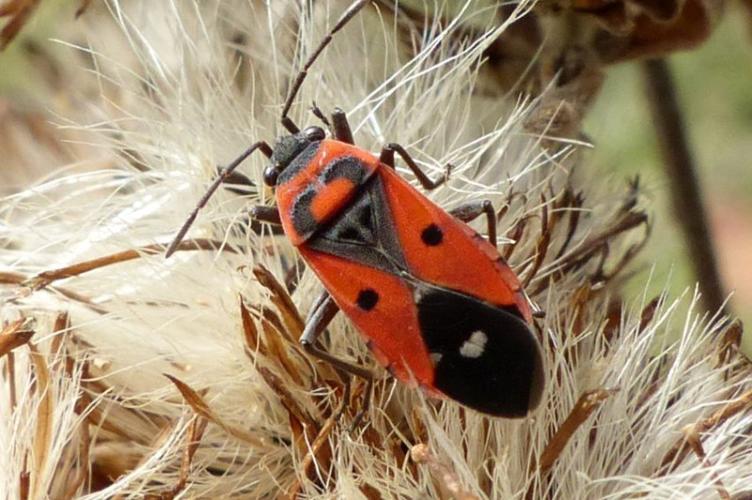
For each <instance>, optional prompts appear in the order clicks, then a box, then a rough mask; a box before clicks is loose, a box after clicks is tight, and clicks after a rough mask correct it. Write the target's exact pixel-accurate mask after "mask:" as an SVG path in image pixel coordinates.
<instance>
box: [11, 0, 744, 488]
mask: <svg viewBox="0 0 752 500" xmlns="http://www.w3.org/2000/svg"><path fill="white" fill-rule="evenodd" d="M346 3H347V2H331V3H329V2H316V8H315V9H314V10H313V12H306V15H304V16H301V13H300V12H299V10H298V7H297V5H298V4H297V3H288V2H272V3H270V4H271V10H268V9H267V5H268V4H267V3H262V2H246V1H243V2H240V1H237V2H235V1H224V2H220V3H204V2H196V3H188V2H173V3H161V2H146V1H144V2H122V3H121V2H118V1H112V2H110V3H108V4H107V6H108V7H109V12H104V11H103V9H102V7H97V6H95V5H92V6H91V8H90V9H89V11H88V12H87V13H86V15H84V16H82V18H81V20H82V21H84V22H86V23H88V24H90V25H91V31H90V32H89V33H88V35H87V36H88V40H89V45H88V46H87V47H86V48H85V49H83V50H86V51H88V52H89V54H90V57H91V61H92V66H91V67H92V68H94V69H93V70H92V71H91V77H92V78H97V79H98V80H97V81H98V83H99V84H100V85H101V88H102V91H103V92H106V93H107V95H108V96H109V97H108V99H106V100H102V101H100V104H101V107H100V108H99V109H97V110H96V111H95V112H92V115H91V116H92V118H91V119H90V121H88V122H85V123H82V124H81V126H83V127H85V128H87V129H88V131H89V133H90V134H92V143H96V144H100V145H103V146H105V147H104V149H103V150H104V151H105V152H106V153H108V154H112V155H118V156H117V158H118V159H117V160H116V161H115V164H114V165H113V166H112V168H108V169H99V170H95V171H85V172H80V171H77V170H76V169H75V168H71V169H69V170H67V171H65V172H61V173H60V175H59V176H56V177H53V178H52V179H50V180H49V181H47V182H44V183H42V184H39V185H36V186H34V187H33V188H31V189H29V190H26V191H23V192H20V193H17V194H15V195H13V196H10V197H7V198H5V199H4V200H3V202H2V206H0V220H1V221H2V224H1V225H0V241H1V242H2V245H3V247H2V252H0V282H2V283H3V286H2V288H1V289H0V290H1V291H2V292H1V293H2V298H3V303H2V304H3V305H2V310H1V312H0V315H1V316H0V320H2V321H3V322H4V323H3V326H2V328H3V332H4V334H5V333H6V332H11V331H15V332H16V333H18V332H20V331H22V330H24V329H26V330H28V329H33V332H34V335H33V337H31V339H30V340H29V342H33V346H32V347H29V346H28V345H22V344H20V343H18V342H14V343H18V345H16V346H15V348H14V349H13V350H12V351H10V352H9V353H7V354H6V355H5V356H3V357H2V358H0V367H2V370H3V371H2V373H3V375H2V376H3V384H2V386H1V389H0V401H2V404H0V440H1V442H2V447H3V449H6V450H9V453H3V454H2V455H0V489H2V491H6V492H9V495H10V496H14V497H21V498H31V497H30V496H29V495H30V494H31V492H32V491H33V492H34V494H37V495H45V494H46V495H48V496H49V497H50V498H70V497H75V496H80V495H87V496H86V498H91V499H97V498H102V499H104V498H128V497H132V498H133V497H138V498H142V497H147V496H151V497H152V498H156V497H160V498H172V497H176V496H186V497H192V498H193V497H197V498H228V497H229V498H273V497H279V496H294V497H299V498H364V497H365V498H420V497H431V498H433V497H439V498H448V497H450V496H456V497H461V498H531V499H534V498H635V497H645V498H677V497H698V498H712V497H715V496H717V495H728V496H733V495H740V494H742V493H743V492H745V491H746V492H748V491H750V488H751V486H750V485H752V442H750V440H749V439H746V438H745V436H746V435H747V434H748V432H749V428H750V425H751V424H752V411H751V410H750V405H749V401H748V399H749V396H748V393H749V391H750V390H752V383H751V382H750V366H749V363H748V362H747V360H745V359H744V358H743V357H742V356H741V355H740V354H739V353H738V350H737V349H738V343H737V342H736V341H735V340H734V339H736V338H737V337H736V336H735V335H734V334H731V333H728V331H726V330H725V328H726V323H725V322H724V321H723V320H722V319H721V318H718V317H711V316H708V315H706V314H702V313H700V312H699V311H698V310H697V309H696V302H697V297H696V296H694V295H691V294H690V296H688V297H686V298H685V300H686V301H689V302H690V305H691V306H692V307H690V310H689V312H688V313H686V315H685V314H684V313H679V312H678V310H679V307H678V306H679V304H678V303H677V302H675V301H673V300H671V299H669V298H667V297H659V298H657V299H655V300H653V298H652V297H642V298H638V299H636V300H630V301H627V302H622V300H621V297H620V294H619V289H618V285H619V282H620V281H621V279H622V278H623V277H624V276H626V275H627V274H628V273H629V272H630V270H629V268H628V265H629V262H630V260H631V259H632V257H633V256H634V255H635V253H636V252H637V251H638V250H639V248H640V246H641V244H642V243H643V242H644V239H645V236H646V234H647V233H648V231H647V229H648V225H647V217H646V216H645V214H644V213H643V211H642V206H641V200H640V197H639V189H638V187H639V186H638V185H637V183H632V184H631V185H625V186H621V185H619V186H611V187H604V186H594V185H584V186H580V187H578V188H577V189H575V188H574V187H573V186H572V185H571V184H572V183H571V171H572V169H574V168H575V164H576V159H577V158H576V155H574V154H570V153H571V152H572V149H573V147H575V146H576V144H567V143H564V144H561V143H558V144H556V147H555V148H552V149H547V148H546V147H545V146H546V145H547V144H550V143H551V141H549V140H550V139H553V138H552V137H546V136H545V134H540V133H530V132H529V131H528V130H527V129H526V128H525V122H526V120H528V119H529V118H530V114H531V109H533V106H534V104H535V103H529V102H526V101H516V100H515V101H512V102H510V101H507V100H504V99H501V98H499V97H497V96H487V95H484V94H482V93H476V92H473V90H474V88H475V84H476V82H477V78H478V72H479V71H480V67H481V63H482V60H483V57H484V53H485V49H486V48H488V47H489V46H490V45H491V44H492V43H493V41H494V40H496V39H498V37H499V35H500V34H501V33H503V32H504V31H505V30H506V29H508V28H509V26H510V25H511V23H512V22H513V21H514V20H515V18H516V16H520V15H522V14H524V13H525V12H526V9H528V8H529V7H530V4H527V3H523V4H521V5H520V6H519V8H518V10H517V11H516V13H515V16H513V17H512V18H510V19H509V20H508V23H502V24H496V23H484V20H489V19H491V17H489V16H487V15H486V14H487V11H476V10H474V3H473V2H468V3H467V4H465V5H464V7H463V8H462V9H460V10H459V11H458V12H455V15H456V16H457V17H456V19H457V22H456V23H449V24H447V25H438V24H428V25H426V26H424V27H423V28H421V29H422V31H421V33H422V42H423V43H422V45H421V47H420V49H419V50H418V51H414V50H413V49H414V47H405V46H404V45H403V40H402V39H401V37H400V36H398V34H397V33H396V32H395V29H396V28H395V26H394V24H393V23H391V22H390V21H388V19H390V17H389V16H386V15H385V13H384V11H381V10H378V9H376V8H372V7H369V8H368V9H366V11H365V12H363V13H362V14H361V15H359V16H358V17H357V18H355V19H354V21H353V22H352V23H351V24H350V25H349V26H348V27H347V28H346V29H344V30H343V31H342V33H340V34H338V35H337V37H336V38H335V41H334V43H333V44H332V46H330V47H329V49H328V50H327V51H326V53H325V54H324V55H323V56H322V58H321V59H320V60H319V61H318V62H317V63H316V64H315V65H314V66H313V67H312V68H311V71H310V74H309V78H308V80H307V81H306V83H305V84H304V85H303V89H302V91H301V94H300V96H299V99H297V101H296V103H295V105H294V107H293V113H292V117H293V118H294V119H295V121H296V122H297V123H299V124H309V123H317V122H316V119H315V118H314V117H313V116H312V115H311V114H310V113H309V112H308V110H307V108H308V106H309V105H310V103H311V102H312V101H313V100H315V101H316V103H317V104H318V106H319V107H321V108H322V109H324V110H326V111H329V110H332V109H333V108H334V106H340V107H342V108H343V109H345V110H346V111H347V112H348V118H349V120H350V122H351V123H352V125H353V127H354V131H355V138H356V141H357V142H358V144H359V145H361V146H362V147H364V148H368V149H370V150H372V151H378V149H379V147H380V145H383V144H385V143H387V142H390V141H396V142H400V143H402V144H403V145H405V147H407V148H408V149H409V150H410V152H411V153H412V154H413V155H414V156H415V157H416V158H417V159H418V160H419V161H420V163H421V164H422V165H423V166H424V167H425V168H426V169H427V170H429V172H430V173H432V174H433V175H437V174H439V173H440V172H441V168H442V167H441V165H444V164H445V163H447V162H451V163H452V164H453V165H455V169H454V170H453V171H452V174H451V178H450V180H449V182H448V183H447V185H446V186H444V187H442V188H441V189H439V190H437V191H436V192H435V193H432V194H431V197H432V198H433V200H434V201H435V202H436V203H438V204H440V205H442V206H445V207H453V206H455V205H456V204H458V203H459V202H461V201H463V200H467V199H470V198H479V197H483V198H488V199H490V200H491V201H492V202H493V203H494V205H495V207H496V208H497V211H498V218H499V235H500V238H499V240H500V249H501V252H502V254H503V255H504V256H505V258H507V260H508V261H509V263H510V266H511V267H512V268H513V269H514V270H515V272H516V273H517V274H518V275H519V276H520V277H521V279H522V280H523V282H524V283H525V285H526V290H527V292H528V294H529V295H530V299H531V301H532V302H533V303H534V304H535V305H536V307H537V308H538V309H539V310H540V314H538V316H539V317H537V318H536V320H535V325H534V330H535V332H536V334H537V335H539V337H540V339H541V343H542V345H543V349H544V351H545V372H546V377H547V380H548V383H547V387H546V389H545V393H544V396H543V401H542V403H541V406H540V408H539V409H538V410H537V411H536V412H535V413H534V414H533V415H531V416H530V417H529V418H525V419H521V420H502V419H489V418H487V417H484V416H482V415H479V414H477V413H474V412H471V411H468V410H465V409H463V408H461V407H459V406H458V405H457V404H455V403H453V402H451V401H435V400H430V399H426V398H425V397H424V396H423V395H422V394H421V393H420V392H419V391H417V390H415V389H410V388H407V387H404V386H402V385H399V384H397V383H395V382H394V381H393V380H392V379H391V378H389V376H388V375H387V374H386V373H385V371H384V370H383V369H382V368H380V367H378V366H377V365H376V363H375V362H374V361H373V359H372V358H371V356H370V355H369V354H368V350H367V349H366V348H365V346H364V344H363V342H362V340H361V339H360V338H359V337H358V335H357V333H356V332H355V331H354V329H353V328H352V326H351V325H350V324H349V323H348V321H347V319H346V318H342V317H337V318H336V319H335V321H334V322H333V323H332V325H331V326H330V328H329V335H328V336H327V339H326V344H327V348H328V349H329V350H330V351H331V352H333V353H335V354H337V355H338V356H340V357H343V358H345V359H348V360H350V361H352V362H356V363H358V364H361V365H364V366H366V367H368V368H369V369H371V370H372V371H374V372H375V373H376V374H377V375H378V380H377V381H376V383H375V388H374V394H373V399H372V402H371V405H370V406H369V407H368V410H367V412H366V414H365V416H364V418H363V420H362V421H361V423H360V424H359V425H357V426H355V427H354V428H352V429H351V426H352V424H353V422H354V420H355V419H356V415H357V413H358V411H359V409H361V408H362V407H363V401H362V399H363V397H364V392H365V384H364V383H363V382H362V381H360V380H354V381H352V385H351V387H350V389H351V390H350V391H349V393H348V391H347V390H346V386H345V384H344V381H343V380H342V379H341V378H340V377H339V375H338V374H337V372H336V371H334V370H333V369H332V367H330V366H328V365H326V364H324V363H322V362H320V361H315V360H313V359H310V358H309V357H307V356H306V355H305V353H304V352H303V351H302V349H300V347H299V346H298V344H297V336H298V335H299V333H300V330H301V327H302V321H303V320H302V318H305V316H306V313H307V311H308V310H309V308H310V306H311V302H312V301H313V298H314V297H315V296H316V294H317V292H318V291H319V290H320V284H319V283H318V281H317V280H316V278H315V277H314V276H313V275H312V274H311V273H310V271H308V270H306V269H305V268H304V267H302V266H301V265H300V264H299V262H298V260H297V257H296V255H295V252H294V250H293V249H292V248H291V247H290V245H289V243H287V242H286V240H285V239H284V238H283V237H280V236H278V235H275V234H274V233H273V231H271V230H269V229H268V228H266V227H264V226H263V225H259V224H253V223H251V221H249V217H248V212H247V208H248V207H249V206H250V205H251V204H254V203H267V204H268V203H271V196H270V193H269V192H268V191H266V190H265V189H262V188H260V187H259V186H262V183H261V182H260V181H261V178H262V175H261V173H262V171H263V168H264V167H265V161H264V159H263V158H261V157H258V156H256V157H251V158H250V159H249V160H248V161H247V162H246V163H245V164H244V165H243V167H242V168H241V171H242V173H243V174H244V176H245V177H238V178H236V179H235V180H236V183H235V184H234V185H233V186H231V187H232V188H233V189H232V190H230V189H222V190H220V192H219V193H218V194H217V195H216V196H215V197H214V198H213V199H212V200H211V201H210V203H209V204H208V206H207V207H206V209H205V210H204V211H202V212H201V214H200V215H199V217H198V219H197V222H196V224H195V226H194V227H193V228H192V230H191V232H190V233H189V238H191V239H190V240H189V241H186V245H188V246H184V247H183V248H181V250H180V251H178V252H176V253H175V255H174V256H173V257H171V258H170V259H167V260H166V259H164V258H163V255H162V254H161V253H160V252H158V250H159V249H160V248H163V247H164V245H165V244H166V243H168V242H169V241H170V238H171V236H172V235H173V234H174V233H175V231H177V229H178V228H179V226H180V225H181V223H182V222H183V220H184V219H185V217H186V216H187V214H188V213H189V212H190V210H191V209H192V208H193V205H194V204H195V202H196V201H197V200H198V198H199V197H200V196H201V194H202V193H203V191H204V190H205V188H206V185H207V184H208V182H209V181H210V180H211V179H213V178H214V176H215V175H216V173H217V168H218V166H220V165H223V164H226V163H227V162H228V161H230V160H231V159H232V158H233V157H234V156H235V155H236V154H237V153H239V152H240V151H242V150H243V149H244V148H245V147H246V146H247V145H248V144H249V143H250V142H251V141H253V140H256V139H266V140H272V139H273V138H274V136H276V135H278V134H280V133H281V128H280V127H279V124H278V118H279V116H278V115H279V112H280V108H281V104H282V101H283V99H284V95H285V93H286V88H287V85H288V83H289V81H290V78H291V77H292V75H294V73H295V71H296V69H297V68H298V67H299V65H300V61H301V60H302V59H303V58H304V57H305V55H306V54H308V53H309V51H310V50H311V47H312V46H315V44H316V43H317V42H318V41H319V40H320V39H321V37H322V36H323V34H324V33H325V31H326V26H327V24H328V23H329V22H331V21H332V20H333V19H336V17H337V16H338V15H339V14H340V13H341V12H342V11H343V9H344V8H345V6H346ZM397 15H398V14H397ZM110 18H111V19H114V21H107V19H110ZM467 19H471V20H473V21H474V22H475V23H476V24H478V25H479V26H480V28H479V29H478V30H477V31H476V32H475V34H474V35H473V38H463V37H462V36H456V35H457V34H458V33H460V32H462V31H463V28H462V24H463V21H464V20H467ZM71 50H75V49H71ZM77 50H82V49H80V48H79V49H77ZM543 130H545V128H544V129H543ZM544 139H546V140H544ZM400 172H403V170H402V169H400ZM403 173H404V172H403ZM406 175H407V174H406ZM408 179H410V177H409V176H408ZM239 193H242V194H239ZM477 228H478V229H482V224H478V225H477ZM196 242H206V245H203V246H202V245H199V247H198V248H197V247H196ZM298 274H300V276H298ZM61 312H65V313H67V315H68V316H67V317H68V318H69V319H68V320H66V321H65V322H62V320H58V321H56V318H58V315H59V313H61ZM19 320H21V321H22V322H21V323H18V321H19ZM32 320H33V322H32ZM56 323H57V324H56ZM720 339H723V342H720ZM19 342H20V341H19ZM165 375H168V377H165ZM348 394H349V396H348V397H347V398H346V396H347V395H348ZM340 410H342V413H341V415H340ZM43 452H46V453H44V457H43V458H42V457H41V454H42V453H43ZM32 469H33V470H32Z"/></svg>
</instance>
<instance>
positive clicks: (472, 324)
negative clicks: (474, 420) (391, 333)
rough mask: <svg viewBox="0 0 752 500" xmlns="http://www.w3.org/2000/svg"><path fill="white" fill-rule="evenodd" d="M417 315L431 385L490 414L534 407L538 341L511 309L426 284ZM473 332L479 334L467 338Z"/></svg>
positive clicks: (539, 375)
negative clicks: (430, 362)
mask: <svg viewBox="0 0 752 500" xmlns="http://www.w3.org/2000/svg"><path fill="white" fill-rule="evenodd" d="M515 312H516V311H515ZM418 319H419V322H420V327H421V334H422V336H423V339H424V341H425V343H426V347H427V350H428V352H429V353H431V354H432V355H434V357H435V359H437V362H436V364H435V377H434V386H435V387H436V388H437V389H439V390H440V391H441V392H443V393H444V394H446V395H447V396H449V397H451V398H452V399H455V400H456V401H458V402H460V403H462V404H464V405H466V406H469V407H470V408H473V409H475V410H478V411H480V412H483V413H487V414H490V415H494V416H502V417H522V416H525V415H526V414H527V413H528V412H529V411H530V410H532V409H534V408H535V407H536V406H537V404H538V402H539V401H540V397H541V393H542V390H543V367H542V363H543V360H542V356H541V352H540V346H539V345H538V341H537V339H536V338H535V336H534V335H533V333H532V332H531V331H530V328H529V326H528V324H527V323H525V322H524V321H523V320H522V319H520V318H519V317H518V316H517V315H516V314H514V313H513V312H511V311H508V310H505V309H504V308H500V307H495V306H491V305H489V304H486V303H484V302H482V301H480V300H478V299H475V298H473V297H470V296H467V295H464V294H461V293H457V292H454V291H451V290H447V289H441V288H432V289H428V290H425V291H423V293H422V294H421V295H420V299H419V301H418ZM475 332H482V334H476V336H475V337H473V333H475ZM478 339H480V340H483V341H482V342H480V344H479V343H478V342H477V340H478ZM479 345H480V347H478V346H479Z"/></svg>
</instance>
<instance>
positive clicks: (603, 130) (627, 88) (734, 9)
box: [585, 4, 752, 353]
mask: <svg viewBox="0 0 752 500" xmlns="http://www.w3.org/2000/svg"><path fill="white" fill-rule="evenodd" d="M750 21H752V20H750V19H749V17H748V16H747V13H746V12H744V11H742V10H741V9H740V8H739V7H738V6H737V5H736V4H731V5H729V8H728V9H727V10H726V12H725V15H724V16H723V18H722V21H721V23H720V25H719V26H718V28H717V29H716V31H715V32H714V33H713V35H712V36H711V38H710V39H709V40H708V41H707V42H706V43H705V44H704V45H702V46H701V47H700V48H698V49H696V50H694V51H691V52H684V53H678V54H675V55H673V56H672V57H671V58H670V65H671V68H672V70H673V73H674V79H675V82H676V85H677V87H678V92H679V100H680V103H681V106H682V109H683V111H684V118H685V124H686V126H687V133H688V135H689V139H690V141H691V146H692V149H693V152H694V154H695V159H696V162H697V165H698V168H699V172H698V174H699V178H700V181H701V185H702V189H703V195H704V198H705V206H706V209H707V211H708V216H709V220H710V223H711V225H712V227H711V230H712V232H713V240H714V243H715V247H716V254H717V257H718V260H719V267H720V271H721V274H722V279H723V285H724V286H725V288H726V290H727V291H728V292H729V293H731V292H733V297H732V300H731V308H732V310H733V312H734V313H736V314H738V315H739V316H740V317H741V318H742V320H743V321H744V322H745V324H746V325H752V22H750ZM585 132H586V133H587V134H588V135H589V137H590V138H591V139H592V140H593V142H594V143H595V148H594V149H593V150H592V152H591V153H590V154H589V161H590V162H592V163H593V167H594V168H593V170H591V171H596V172H597V171H600V172H604V174H603V175H605V176H611V177H617V178H618V179H621V178H626V177H631V176H634V175H637V174H639V175H640V178H641V179H642V183H641V185H642V186H643V195H644V196H645V198H646V199H647V201H648V202H649V203H650V206H649V207H648V208H649V209H650V210H651V215H653V221H654V230H653V235H652V238H651V240H650V242H649V243H648V246H647V248H646V249H645V251H644V252H643V255H642V256H641V257H640V258H639V259H638V261H639V262H640V267H641V269H642V272H641V274H640V275H639V276H637V277H635V278H633V279H632V280H631V285H630V289H631V291H632V292H633V293H639V292H641V290H642V288H643V284H644V282H645V278H646V277H647V276H648V274H647V273H648V272H650V270H651V269H654V270H655V271H654V276H653V278H652V282H651V285H650V291H649V294H650V296H653V295H655V294H657V293H659V292H660V290H661V289H662V288H663V287H664V286H665V285H666V284H668V285H669V288H670V290H671V292H672V293H673V294H674V295H676V294H678V293H681V292H682V291H683V290H684V289H686V288H687V287H688V286H692V285H693V284H694V281H695V280H694V277H693V275H692V271H691V268H690V267H689V266H688V262H687V252H686V247H685V245H684V240H683V239H682V235H681V233H680V232H679V230H678V229H677V227H676V224H675V220H674V218H675V216H676V215H675V214H674V212H673V210H672V207H671V206H670V203H669V196H668V193H669V191H668V190H670V189H671V185H670V183H671V180H670V179H668V178H667V177H666V176H665V175H664V173H663V169H662V164H661V159H660V157H659V154H658V147H657V143H656V138H655V134H654V129H653V126H652V123H651V118H650V112H649V108H648V102H647V100H646V99H645V93H644V81H643V78H642V73H641V71H640V68H639V66H638V64H635V63H630V64H622V65H619V66H616V67H613V68H610V69H609V72H608V77H607V79H606V83H605V86H604V88H603V91H602V92H601V94H600V95H599V96H598V99H597V101H596V104H595V107H594V109H593V110H591V112H590V115H589V116H588V118H587V120H586V122H585ZM606 172H607V173H606ZM618 179H617V180H618ZM751 337H752V336H750V335H749V333H747V335H745V339H744V344H745V350H746V352H748V353H749V352H752V338H751Z"/></svg>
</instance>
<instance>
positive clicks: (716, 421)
mask: <svg viewBox="0 0 752 500" xmlns="http://www.w3.org/2000/svg"><path fill="white" fill-rule="evenodd" d="M750 406H752V390H750V391H747V392H745V393H744V394H742V395H741V396H739V397H738V398H736V399H735V400H733V401H730V402H729V403H728V404H726V405H725V406H723V408H721V409H720V410H718V411H716V412H715V413H713V414H712V415H711V416H709V417H708V418H705V419H702V420H700V421H699V422H697V423H695V424H692V425H690V426H688V427H685V429H684V437H682V438H681V439H680V440H679V441H678V442H677V443H676V444H675V445H674V446H673V447H672V448H671V449H670V450H669V452H668V453H666V456H665V457H664V458H663V461H662V462H661V468H664V467H668V468H669V470H673V468H674V467H675V466H676V465H678V464H680V463H682V462H683V461H684V459H685V458H686V456H687V454H688V453H689V452H690V451H691V448H692V447H691V444H690V443H688V441H689V438H688V437H689V436H699V435H700V434H702V433H704V432H708V431H710V430H712V429H714V428H716V427H718V426H719V425H721V424H722V423H723V422H725V421H726V420H728V419H729V418H731V417H733V416H734V415H736V414H738V413H741V412H742V411H744V410H746V409H748V408H749V407H750Z"/></svg>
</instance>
